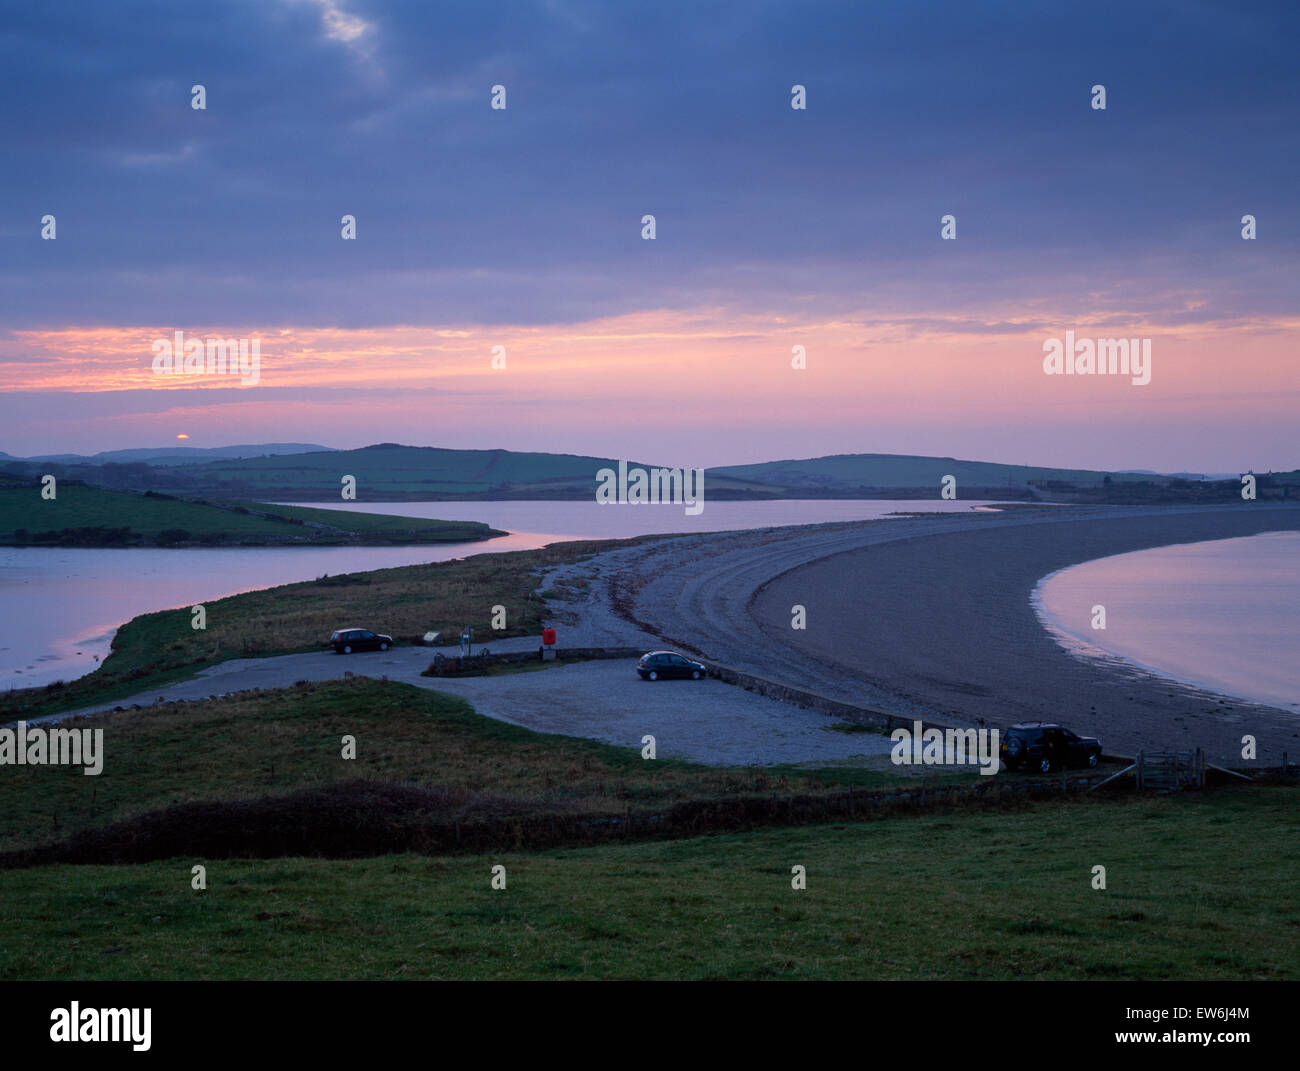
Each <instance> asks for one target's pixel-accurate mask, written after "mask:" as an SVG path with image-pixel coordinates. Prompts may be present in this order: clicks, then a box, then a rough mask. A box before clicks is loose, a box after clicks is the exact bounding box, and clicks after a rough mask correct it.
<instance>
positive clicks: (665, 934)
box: [0, 788, 1300, 980]
mask: <svg viewBox="0 0 1300 1071" xmlns="http://www.w3.org/2000/svg"><path fill="white" fill-rule="evenodd" d="M1295 791H1296V790H1294V789H1274V790H1265V789H1252V788H1245V789H1241V790H1233V791H1231V792H1227V791H1223V792H1219V793H1216V794H1214V795H1207V796H1202V797H1199V798H1182V799H1155V800H1153V799H1131V800H1129V801H1126V802H1110V803H1104V804H1102V803H1098V804H1079V805H1075V804H1071V805H1065V806H1060V805H1054V804H1038V805H1034V806H1032V807H1030V808H1028V809H1026V810H1024V811H1020V812H1015V813H999V814H988V815H982V816H977V817H970V816H966V817H960V818H954V817H951V816H937V817H909V818H893V819H887V820H883V821H878V822H864V823H855V824H845V825H838V826H824V827H817V828H798V829H776V830H763V831H759V832H754V833H746V834H733V835H726V836H716V837H700V838H695V839H691V840H681V841H663V842H644V843H633V844H627V845H621V844H620V845H603V846H600V847H595V848H582V849H573V850H561V851H551V852H542V853H534V854H524V855H507V856H499V855H489V856H479V857H457V858H446V859H431V858H425V857H420V856H414V855H390V856H380V857H376V858H371V859H361V860H347V861H329V860H310V859H282V860H274V861H266V862H237V861H231V862H209V863H208V864H207V880H208V888H207V890H206V891H203V892H196V891H193V890H191V888H190V880H191V873H190V867H191V866H192V865H193V864H194V863H197V862H202V860H199V859H191V858H188V857H186V858H179V859H175V860H171V861H167V862H157V863H150V864H146V865H140V866H114V867H73V866H57V867H46V868H38V869H35V870H28V871H9V872H0V926H3V928H4V933H5V940H4V941H3V943H0V977H3V978H6V979H64V980H66V979H137V978H141V979H145V978H147V979H191V978H208V979H271V978H290V979H344V978H350V979H399V978H430V979H471V978H502V979H569V978H580V979H600V978H633V979H642V978H652V979H719V978H722V979H845V978H881V979H959V980H992V979H1222V980H1238V979H1296V978H1297V977H1300V953H1298V952H1297V949H1298V948H1300V940H1297V938H1298V937H1300V904H1298V903H1297V901H1296V900H1295V898H1294V896H1292V895H1291V891H1292V889H1293V887H1294V882H1293V875H1294V867H1295V854H1294V844H1295V842H1296V838H1297V835H1298V834H1300V809H1297V808H1296V806H1295ZM496 864H502V865H505V866H506V868H507V871H506V873H507V887H506V889H504V890H493V889H492V888H491V887H490V885H489V879H490V868H491V867H492V866H494V865H496ZM794 865H800V866H804V867H806V868H807V875H808V878H807V881H808V887H807V889H805V890H803V891H794V890H792V889H791V886H790V868H791V867H792V866H794ZM1095 865H1103V866H1105V867H1106V872H1107V884H1108V888H1107V889H1106V890H1104V891H1097V890H1093V889H1092V888H1091V885H1090V880H1091V869H1092V867H1093V866H1095Z"/></svg>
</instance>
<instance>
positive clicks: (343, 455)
mask: <svg viewBox="0 0 1300 1071" xmlns="http://www.w3.org/2000/svg"><path fill="white" fill-rule="evenodd" d="M628 466H629V467H639V468H645V469H651V468H655V467H661V468H662V467H667V466H666V465H665V464H664V462H663V461H662V460H657V459H652V460H650V461H642V460H635V459H629V460H628ZM617 467H618V460H617V459H614V458H604V457H590V456H585V455H577V454H548V453H539V452H516V451H513V450H446V449H441V448H438V447H422V446H400V445H398V444H396V443H381V444H378V445H375V446H366V447H362V448H361V449H358V450H322V451H316V452H312V453H298V454H280V455H270V456H260V457H249V458H243V459H233V458H231V459H221V460H216V461H211V462H208V463H204V464H189V465H184V466H177V465H174V464H172V463H170V462H168V463H165V464H147V463H145V462H143V461H134V462H129V463H104V464H96V465H85V464H71V465H61V464H59V463H57V462H52V461H50V462H39V463H38V462H32V461H3V460H0V486H4V484H5V482H6V477H7V476H16V477H18V478H20V479H22V480H24V481H27V482H30V481H31V480H33V479H35V478H36V477H38V476H40V475H43V474H45V473H53V474H54V475H56V476H58V477H59V478H60V480H69V479H73V480H82V481H85V482H86V483H89V484H94V485H95V486H100V487H106V488H112V489H117V490H127V491H146V490H152V491H161V492H166V493H168V494H174V495H188V496H202V497H204V498H210V499H253V500H259V501H267V500H271V501H277V500H278V501H285V500H290V501H293V500H297V501H309V502H338V501H340V491H341V489H342V487H343V477H345V476H351V477H353V478H354V479H355V480H356V495H357V500H358V501H360V502H366V501H370V502H383V501H406V500H409V501H439V500H476V499H478V500H483V501H500V500H510V499H515V500H521V499H543V500H545V499H553V500H568V501H582V500H588V501H589V500H590V499H591V498H592V497H593V496H594V494H595V490H596V485H597V479H596V474H597V473H598V472H599V471H600V470H601V469H604V468H612V469H617ZM945 476H954V477H956V480H957V494H958V497H960V498H987V499H1030V500H1047V501H1057V502H1112V503H1131V504H1138V503H1146V504H1154V503H1178V502H1226V501H1232V500H1236V499H1238V498H1239V496H1240V490H1241V488H1240V483H1239V482H1238V480H1237V479H1236V478H1230V479H1225V480H1219V481H1210V480H1202V479H1196V478H1190V479H1187V478H1181V477H1177V476H1166V475H1161V474H1159V473H1142V472H1127V473H1125V472H1109V473H1108V472H1104V471H1100V470H1093V469H1063V468H1048V467H1044V466H1039V465H1008V464H1001V463H997V462H989V461H964V460H958V459H956V458H951V457H918V456H914V455H907V454H837V455H834V456H830V457H818V458H809V459H806V460H784V461H768V462H763V463H761V464H753V465H728V466H723V467H719V468H711V469H708V470H707V473H706V476H705V495H706V497H707V498H711V499H713V500H719V501H720V500H727V499H775V498H905V499H928V498H936V497H938V494H939V487H940V482H941V481H942V479H943V477H945ZM1259 494H1260V497H1261V498H1269V499H1286V498H1294V497H1296V496H1297V495H1300V479H1298V478H1297V475H1296V474H1295V473H1289V474H1288V473H1272V474H1269V475H1266V476H1265V475H1261V476H1260V480H1259Z"/></svg>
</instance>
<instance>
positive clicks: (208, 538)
mask: <svg viewBox="0 0 1300 1071" xmlns="http://www.w3.org/2000/svg"><path fill="white" fill-rule="evenodd" d="M500 534H501V533H500V532H498V531H496V530H495V529H493V528H489V527H488V526H487V525H486V524H482V523H480V522H478V521H437V520H425V519H422V518H417V517H390V516H384V515H381V514H373V513H350V512H347V511H345V510H327V509H312V508H309V507H301V506H271V505H265V504H262V503H257V502H220V503H214V502H205V501H189V500H186V499H180V498H175V497H173V496H171V495H163V494H156V493H150V494H134V493H131V492H126V491H108V490H104V489H103V488H99V487H87V486H85V485H84V484H77V483H69V482H65V483H63V484H62V485H60V486H59V488H58V495H57V496H56V497H55V498H53V499H49V500H46V499H43V498H41V493H40V488H39V487H38V486H35V485H33V486H30V487H3V488H0V545H9V546H29V545H31V546H41V545H44V546H51V545H53V546H58V545H67V546H137V545H144V546H152V545H158V544H162V545H175V544H180V543H185V544H194V543H202V544H204V545H207V546H275V545H295V546H297V545H322V546H330V545H336V544H343V543H356V542H366V543H462V542H468V541H473V540H481V539H488V538H490V537H491V536H494V535H500Z"/></svg>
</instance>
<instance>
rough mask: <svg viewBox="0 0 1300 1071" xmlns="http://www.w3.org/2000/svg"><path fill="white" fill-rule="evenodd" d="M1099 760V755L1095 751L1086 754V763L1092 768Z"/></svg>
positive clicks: (1094, 767)
mask: <svg viewBox="0 0 1300 1071" xmlns="http://www.w3.org/2000/svg"><path fill="white" fill-rule="evenodd" d="M1099 762H1101V756H1100V755H1098V754H1097V753H1096V752H1095V751H1094V752H1092V753H1091V754H1090V755H1089V756H1088V765H1089V766H1090V767H1092V768H1093V769H1094V770H1095V769H1096V768H1097V764H1098V763H1099Z"/></svg>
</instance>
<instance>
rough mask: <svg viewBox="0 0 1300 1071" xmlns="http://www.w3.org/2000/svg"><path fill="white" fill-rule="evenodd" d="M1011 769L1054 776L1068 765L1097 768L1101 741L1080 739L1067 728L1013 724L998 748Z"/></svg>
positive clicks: (1083, 737) (1034, 724)
mask: <svg viewBox="0 0 1300 1071" xmlns="http://www.w3.org/2000/svg"><path fill="white" fill-rule="evenodd" d="M998 751H999V754H1000V757H1001V759H1002V765H1003V766H1005V767H1006V768H1007V769H1008V770H1025V769H1028V770H1037V771H1038V772H1039V773H1051V772H1052V771H1053V770H1060V769H1063V768H1065V767H1067V766H1076V767H1077V766H1090V767H1091V766H1096V765H1097V764H1098V763H1100V762H1101V742H1100V741H1099V740H1097V739H1096V738H1095V737H1091V736H1079V735H1077V734H1076V733H1073V732H1071V731H1070V730H1069V729H1067V728H1066V727H1065V726H1064V725H1049V724H1045V723H1043V722H1035V723H1033V724H1029V725H1013V726H1011V728H1009V729H1007V730H1005V731H1004V732H1003V733H1002V744H1001V746H1000V747H999V749H998Z"/></svg>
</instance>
